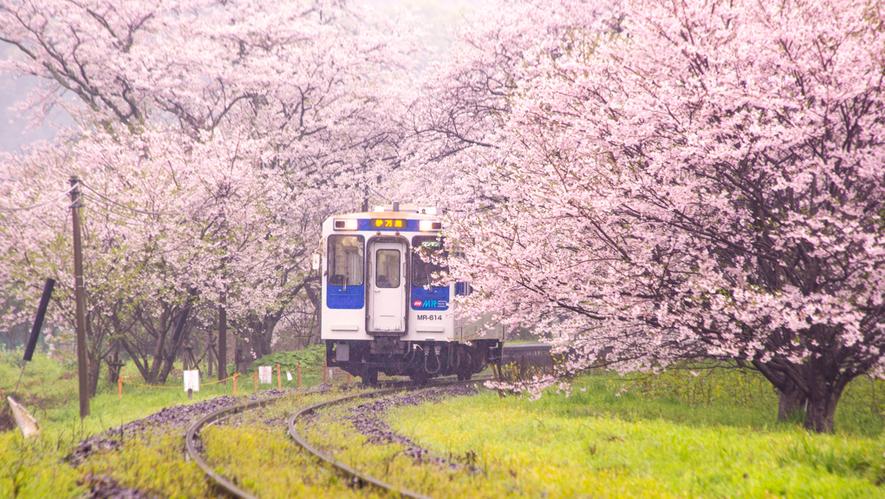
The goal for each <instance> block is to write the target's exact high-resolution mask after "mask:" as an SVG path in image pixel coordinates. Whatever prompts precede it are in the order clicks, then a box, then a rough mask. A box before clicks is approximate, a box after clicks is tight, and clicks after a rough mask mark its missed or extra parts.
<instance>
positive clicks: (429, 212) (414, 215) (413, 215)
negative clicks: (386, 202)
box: [326, 205, 440, 220]
mask: <svg viewBox="0 0 885 499" xmlns="http://www.w3.org/2000/svg"><path fill="white" fill-rule="evenodd" d="M332 218H337V219H351V218H369V219H372V218H402V219H407V218H410V219H417V220H436V219H439V218H440V215H439V214H438V213H437V210H436V208H433V207H426V206H424V207H416V206H411V205H401V206H399V207H398V209H396V210H394V209H393V207H391V206H376V207H375V208H374V209H373V210H372V211H360V212H355V213H338V214H335V215H331V216H329V217H328V218H326V220H329V219H332Z"/></svg>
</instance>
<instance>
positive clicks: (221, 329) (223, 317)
mask: <svg viewBox="0 0 885 499" xmlns="http://www.w3.org/2000/svg"><path fill="white" fill-rule="evenodd" d="M226 378H227V309H226V308H224V305H220V306H219V307H218V381H224V380H225V379H226Z"/></svg>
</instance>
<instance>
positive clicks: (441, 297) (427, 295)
mask: <svg viewBox="0 0 885 499" xmlns="http://www.w3.org/2000/svg"><path fill="white" fill-rule="evenodd" d="M409 303H411V304H412V310H448V309H449V287H448V286H430V287H429V288H424V287H423V286H417V287H413V288H412V294H411V299H410V300H409Z"/></svg>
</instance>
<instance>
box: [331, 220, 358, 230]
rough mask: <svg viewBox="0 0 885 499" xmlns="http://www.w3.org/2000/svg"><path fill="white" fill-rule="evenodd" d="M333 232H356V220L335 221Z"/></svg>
mask: <svg viewBox="0 0 885 499" xmlns="http://www.w3.org/2000/svg"><path fill="white" fill-rule="evenodd" d="M334 225H335V230H356V228H357V220H356V219H354V218H351V219H346V220H335V224H334Z"/></svg>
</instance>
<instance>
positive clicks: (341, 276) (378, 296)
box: [314, 203, 504, 385]
mask: <svg viewBox="0 0 885 499" xmlns="http://www.w3.org/2000/svg"><path fill="white" fill-rule="evenodd" d="M443 224H444V220H443V218H442V217H441V216H440V215H439V214H438V213H437V210H436V209H435V208H433V207H418V206H411V205H400V204H399V203H393V204H392V205H390V206H379V207H375V208H373V209H372V210H371V211H366V212H358V213H344V214H337V215H332V216H330V217H328V218H327V219H326V220H325V221H324V222H323V225H322V250H321V252H320V254H319V255H318V257H317V258H316V260H315V262H314V266H315V267H316V268H317V269H318V270H319V273H320V275H321V277H322V279H321V281H322V297H321V300H322V311H321V314H320V336H321V338H322V341H323V342H324V343H325V346H326V364H327V366H329V367H337V368H340V369H342V370H344V371H346V372H348V373H350V374H352V375H354V376H359V377H360V378H361V379H362V382H363V383H364V384H367V385H374V384H377V382H378V375H379V373H383V374H385V375H388V376H408V377H409V378H410V379H411V380H412V381H414V382H415V383H419V384H420V383H425V382H426V381H427V380H429V379H430V378H434V377H438V376H451V375H455V376H457V377H458V379H461V380H468V379H470V378H471V376H473V375H474V374H476V373H478V372H480V371H482V370H483V369H485V368H486V366H488V365H489V364H490V363H493V362H496V361H499V360H500V359H501V355H502V347H503V340H504V332H503V330H502V329H501V328H496V327H490V326H489V324H488V321H486V320H483V319H482V318H480V319H471V318H467V317H463V316H462V314H459V310H458V304H457V302H456V300H455V298H456V297H458V296H464V295H467V294H469V293H470V292H471V291H472V290H471V288H470V285H469V283H465V282H448V283H442V282H440V281H439V279H438V277H439V275H440V273H442V272H444V271H445V261H446V257H447V255H446V247H445V244H444V240H443V235H442V234H443Z"/></svg>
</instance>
